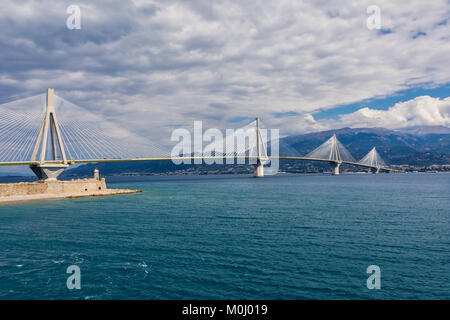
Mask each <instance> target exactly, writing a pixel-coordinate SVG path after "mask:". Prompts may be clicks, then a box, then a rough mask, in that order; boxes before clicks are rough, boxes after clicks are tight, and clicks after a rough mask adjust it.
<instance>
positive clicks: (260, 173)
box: [253, 163, 264, 178]
mask: <svg viewBox="0 0 450 320" xmlns="http://www.w3.org/2000/svg"><path fill="white" fill-rule="evenodd" d="M253 177H255V178H263V177H264V166H263V164H262V163H258V164H254V165H253Z"/></svg>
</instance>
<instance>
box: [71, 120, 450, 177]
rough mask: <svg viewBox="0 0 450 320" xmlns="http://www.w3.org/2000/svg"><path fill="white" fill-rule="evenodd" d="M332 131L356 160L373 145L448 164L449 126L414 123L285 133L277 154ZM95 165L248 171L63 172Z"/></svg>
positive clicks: (305, 149)
mask: <svg viewBox="0 0 450 320" xmlns="http://www.w3.org/2000/svg"><path fill="white" fill-rule="evenodd" d="M333 134H336V136H337V138H338V140H339V141H340V142H341V143H342V144H343V145H344V146H345V147H346V148H347V150H348V151H349V152H350V153H351V154H352V155H353V157H354V158H355V159H356V160H359V159H361V158H362V157H364V155H365V154H367V152H369V151H370V150H371V149H372V148H373V147H376V148H377V151H378V153H379V154H380V156H381V157H382V158H383V159H384V160H385V162H386V163H387V164H388V165H410V166H416V167H427V166H431V165H448V164H450V128H448V127H443V126H416V127H409V128H402V129H397V130H390V129H385V128H342V129H338V130H328V131H320V132H313V133H307V134H299V135H293V136H288V137H284V138H282V139H280V156H283V155H285V156H288V155H290V156H305V155H306V154H308V153H309V152H311V151H312V150H314V149H315V148H316V147H318V146H319V145H321V144H322V143H323V142H325V141H326V140H327V139H328V138H330V137H331V136H332V135H333ZM95 168H98V169H99V170H100V172H101V173H102V174H103V175H120V174H137V175H146V174H161V173H187V172H191V173H197V174H201V173H241V172H243V173H250V172H251V168H250V166H248V165H234V166H230V165H228V166H224V165H175V164H173V163H172V162H171V161H151V162H150V161H149V162H119V163H96V164H86V165H82V166H79V167H76V168H72V169H70V170H67V171H66V173H65V175H66V176H68V177H70V176H88V175H91V174H92V171H93V170H94V169H95ZM322 168H324V164H320V163H305V162H303V161H296V162H293V161H281V163H280V169H281V170H282V171H292V172H310V171H313V172H314V171H316V172H317V171H322Z"/></svg>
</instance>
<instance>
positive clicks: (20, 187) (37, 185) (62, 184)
mask: <svg viewBox="0 0 450 320" xmlns="http://www.w3.org/2000/svg"><path fill="white" fill-rule="evenodd" d="M102 191H106V181H105V178H97V179H96V178H89V179H78V180H70V181H60V180H58V181H51V182H50V181H49V182H46V181H37V182H19V183H2V184H0V197H11V196H21V195H36V194H94V193H98V192H102Z"/></svg>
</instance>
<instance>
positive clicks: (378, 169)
mask: <svg viewBox="0 0 450 320" xmlns="http://www.w3.org/2000/svg"><path fill="white" fill-rule="evenodd" d="M370 171H371V172H372V173H373V174H378V173H380V168H371V169H370Z"/></svg>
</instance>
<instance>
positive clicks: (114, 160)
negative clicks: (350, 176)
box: [0, 156, 394, 172]
mask: <svg viewBox="0 0 450 320" xmlns="http://www.w3.org/2000/svg"><path fill="white" fill-rule="evenodd" d="M259 158H260V159H261V160H263V161H264V160H266V158H264V157H259ZM269 158H270V157H269ZM195 159H249V160H250V159H254V160H257V159H258V157H256V156H225V157H213V156H204V157H199V156H192V157H162V158H134V159H90V160H68V162H69V164H82V163H98V162H100V163H103V162H135V161H172V160H195ZM278 159H280V160H303V161H318V162H327V163H336V164H348V165H352V166H359V167H364V168H368V169H375V170H380V171H387V172H390V171H394V170H393V169H391V168H387V167H376V166H371V165H367V164H362V163H358V162H350V161H336V160H329V159H319V158H308V157H289V156H280V157H278ZM45 163H46V164H62V163H63V162H62V161H46V162H45ZM38 164H39V161H24V162H0V166H17V165H38Z"/></svg>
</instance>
